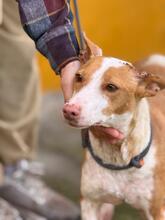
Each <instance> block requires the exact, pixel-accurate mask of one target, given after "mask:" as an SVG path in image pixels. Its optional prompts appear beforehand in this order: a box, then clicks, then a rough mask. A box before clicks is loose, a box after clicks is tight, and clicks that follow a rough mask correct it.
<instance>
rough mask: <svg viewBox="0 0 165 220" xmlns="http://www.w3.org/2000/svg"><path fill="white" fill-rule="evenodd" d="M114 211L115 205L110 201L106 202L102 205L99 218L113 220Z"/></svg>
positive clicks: (100, 219)
mask: <svg viewBox="0 0 165 220" xmlns="http://www.w3.org/2000/svg"><path fill="white" fill-rule="evenodd" d="M113 213H114V205H112V204H109V203H104V204H103V205H102V206H101V209H100V213H99V220H111V219H112V217H113Z"/></svg>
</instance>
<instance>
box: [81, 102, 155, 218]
mask: <svg viewBox="0 0 165 220" xmlns="http://www.w3.org/2000/svg"><path fill="white" fill-rule="evenodd" d="M144 115H147V116H146V117H145V116H144ZM136 120H137V122H139V123H136V126H135V129H134V130H135V131H139V132H138V133H137V134H136V135H137V137H138V138H137V143H135V146H132V147H133V148H137V149H138V150H137V152H138V151H139V152H138V153H140V152H141V150H143V149H144V148H145V147H146V144H147V143H148V141H149V137H150V129H147V128H149V127H150V117H149V111H148V105H147V103H146V101H145V100H142V101H141V103H140V104H139V106H138V111H137V115H136ZM90 137H91V136H90ZM93 138H94V137H93ZM93 138H92V139H91V142H92V146H93V148H94V149H95V150H96V151H95V153H98V151H97V149H98V148H100V146H97V144H100V143H99V142H98V141H97V140H95V141H94V140H93ZM139 138H140V139H141V144H140V147H139V145H138V141H139ZM125 143H126V142H125ZM142 146H143V147H142ZM101 147H102V146H101ZM107 148H110V146H107ZM121 154H122V152H121ZM99 156H100V157H101V156H104V154H103V153H102V154H101V155H99ZM109 158H110V157H109ZM103 159H106V158H103ZM109 162H111V161H109ZM144 162H145V163H144V166H143V167H142V168H141V169H137V168H132V169H128V170H125V171H111V170H108V169H105V168H103V167H101V166H100V165H98V164H97V163H96V162H95V161H94V160H93V158H92V157H91V155H90V153H89V152H87V158H86V161H85V163H84V165H83V169H82V180H81V191H82V195H83V196H84V198H85V200H84V203H85V201H86V199H88V201H91V202H92V203H93V202H95V203H96V204H98V203H99V204H100V205H101V204H102V203H111V204H114V205H116V204H119V203H121V202H124V201H125V202H126V203H128V204H130V205H132V206H133V207H135V208H138V209H141V210H143V211H144V212H145V214H146V216H147V218H148V220H153V218H152V216H151V214H150V201H151V199H152V192H153V189H154V176H153V169H154V167H155V164H156V161H155V146H154V143H152V146H151V149H150V151H149V153H148V154H147V155H146V157H145V158H144ZM84 206H85V205H83V207H84ZM83 211H84V208H83ZM97 211H98V210H96V212H97ZM95 216H96V217H95V218H92V219H94V220H98V217H97V214H96V213H95ZM87 219H90V217H89V216H88V218H85V217H84V218H83V220H87Z"/></svg>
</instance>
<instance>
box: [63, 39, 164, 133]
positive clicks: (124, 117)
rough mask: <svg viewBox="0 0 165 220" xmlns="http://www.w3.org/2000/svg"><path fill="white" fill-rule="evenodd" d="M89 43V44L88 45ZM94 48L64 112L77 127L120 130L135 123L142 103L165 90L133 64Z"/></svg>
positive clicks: (154, 78)
mask: <svg viewBox="0 0 165 220" xmlns="http://www.w3.org/2000/svg"><path fill="white" fill-rule="evenodd" d="M88 43H89V42H88ZM92 47H93V48H94V53H92V49H91V47H90V45H88V49H89V48H90V53H91V55H90V59H89V60H88V61H87V62H86V63H85V64H84V65H82V67H81V68H80V70H79V71H78V72H77V74H76V75H75V81H74V94H73V97H72V98H71V99H70V101H69V102H68V103H66V104H65V107H64V109H63V112H64V117H65V118H66V120H67V121H68V123H69V124H70V125H72V126H75V127H80V128H82V127H83V128H84V127H90V126H94V125H102V126H106V127H116V128H118V129H120V127H121V126H122V124H123V123H125V121H127V122H129V121H131V118H132V115H133V112H134V110H135V108H136V105H137V103H138V102H139V100H140V99H141V98H143V97H146V96H153V95H155V94H156V93H157V92H158V91H159V90H160V89H162V88H164V87H165V82H162V81H161V80H160V78H158V77H156V76H153V75H150V74H147V73H145V72H142V73H138V72H137V70H136V69H135V68H134V67H133V66H132V64H130V63H128V62H125V61H122V60H119V59H116V58H109V57H103V56H102V54H101V49H100V48H98V47H97V46H96V45H95V46H93V45H92Z"/></svg>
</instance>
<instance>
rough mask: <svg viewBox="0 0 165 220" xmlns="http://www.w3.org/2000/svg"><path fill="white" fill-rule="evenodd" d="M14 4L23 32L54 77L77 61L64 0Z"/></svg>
mask: <svg viewBox="0 0 165 220" xmlns="http://www.w3.org/2000/svg"><path fill="white" fill-rule="evenodd" d="M18 4H19V11H20V17H21V22H22V25H23V28H24V30H25V31H26V33H27V34H28V35H29V36H30V37H31V38H32V39H33V40H34V42H35V44H36V48H37V49H38V50H39V51H40V52H41V53H42V54H43V55H44V56H45V57H47V58H48V60H49V62H50V64H51V66H52V68H53V69H54V70H55V72H56V73H57V74H59V73H60V72H61V69H63V68H64V67H65V66H66V65H67V64H68V63H71V62H73V61H77V60H79V58H78V54H79V46H78V42H77V39H76V35H75V31H74V28H73V26H72V21H73V16H72V13H71V10H70V5H69V1H68V0H18ZM73 63H77V62H73ZM76 65H77V64H76Z"/></svg>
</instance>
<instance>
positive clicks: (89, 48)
mask: <svg viewBox="0 0 165 220" xmlns="http://www.w3.org/2000/svg"><path fill="white" fill-rule="evenodd" d="M83 36H84V42H85V47H86V48H85V51H83V54H80V59H81V60H82V63H86V62H87V61H88V60H89V59H91V58H92V57H96V56H102V55H103V53H102V49H101V48H100V47H98V46H97V45H96V44H95V43H93V42H92V41H91V40H90V39H89V38H87V36H86V34H85V33H83Z"/></svg>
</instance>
